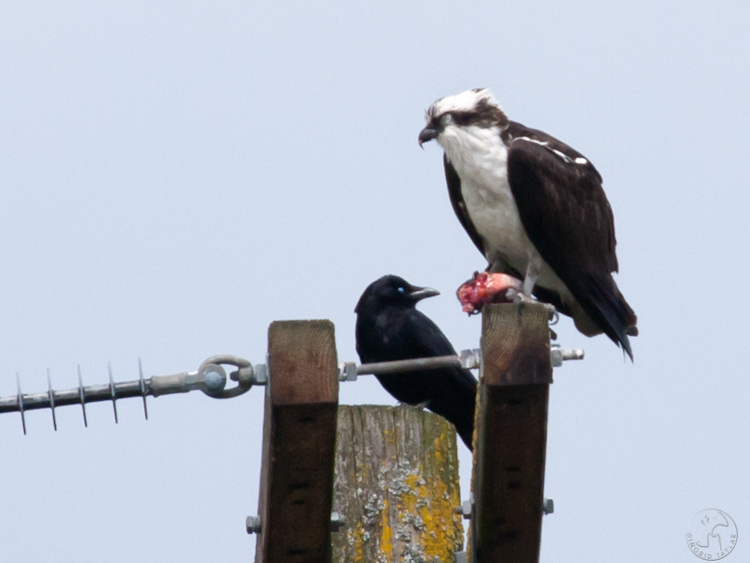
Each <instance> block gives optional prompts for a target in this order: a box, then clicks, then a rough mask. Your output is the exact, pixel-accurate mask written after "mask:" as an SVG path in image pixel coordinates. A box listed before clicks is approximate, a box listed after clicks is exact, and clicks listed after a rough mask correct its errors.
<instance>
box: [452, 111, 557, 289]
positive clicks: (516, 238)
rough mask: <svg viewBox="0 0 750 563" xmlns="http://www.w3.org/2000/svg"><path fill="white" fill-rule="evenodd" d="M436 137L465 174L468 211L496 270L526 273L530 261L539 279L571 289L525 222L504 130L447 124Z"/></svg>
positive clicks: (550, 285)
mask: <svg viewBox="0 0 750 563" xmlns="http://www.w3.org/2000/svg"><path fill="white" fill-rule="evenodd" d="M438 142H439V143H440V145H441V146H442V147H443V149H444V150H445V154H446V156H447V157H448V160H449V161H450V163H451V164H452V165H453V167H454V168H455V169H456V172H457V173H458V176H459V178H461V195H462V196H463V199H464V203H465V204H466V211H467V213H468V214H469V217H470V218H471V222H472V223H473V224H474V227H475V228H476V230H477V232H478V233H479V235H480V236H481V237H482V238H483V239H484V241H485V256H486V258H487V261H488V262H489V263H490V264H491V265H492V266H493V269H502V266H503V265H504V264H508V265H510V266H511V267H513V268H514V269H516V270H517V271H518V272H519V273H520V275H521V276H524V275H525V274H526V269H527V266H528V263H529V261H530V260H531V261H532V264H533V267H534V269H535V270H536V271H537V273H538V274H539V280H538V282H537V283H538V284H540V285H542V286H544V287H548V288H550V289H556V290H559V289H563V290H564V293H568V292H567V288H566V287H565V285H564V284H563V283H562V281H561V280H560V279H559V278H558V277H557V275H556V274H555V273H554V271H552V269H551V268H550V267H549V266H548V265H547V263H546V262H545V261H544V259H543V258H542V257H541V256H540V254H539V252H537V250H536V247H535V246H534V245H533V244H532V242H531V240H530V239H529V236H528V235H527V234H526V229H525V228H524V226H523V223H521V217H520V215H519V213H518V206H517V205H516V200H515V198H514V197H513V193H512V192H511V189H510V184H509V183H508V167H507V163H508V147H506V146H505V143H503V141H502V138H501V137H500V131H499V130H498V129H497V128H496V127H490V128H487V127H477V126H468V127H457V126H448V127H446V128H445V129H444V130H443V132H442V133H441V134H440V136H439V137H438Z"/></svg>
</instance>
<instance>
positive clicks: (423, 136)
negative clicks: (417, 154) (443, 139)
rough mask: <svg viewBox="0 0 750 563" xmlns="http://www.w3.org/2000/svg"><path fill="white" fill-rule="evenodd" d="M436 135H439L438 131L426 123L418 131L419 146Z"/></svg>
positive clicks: (435, 137)
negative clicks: (425, 125)
mask: <svg viewBox="0 0 750 563" xmlns="http://www.w3.org/2000/svg"><path fill="white" fill-rule="evenodd" d="M438 135H440V131H438V130H437V129H435V128H434V127H430V126H429V125H428V126H427V127H425V128H424V129H422V130H421V131H420V132H419V146H420V147H421V146H422V144H423V143H427V142H429V141H432V140H433V139H437V136H438ZM422 148H424V147H422Z"/></svg>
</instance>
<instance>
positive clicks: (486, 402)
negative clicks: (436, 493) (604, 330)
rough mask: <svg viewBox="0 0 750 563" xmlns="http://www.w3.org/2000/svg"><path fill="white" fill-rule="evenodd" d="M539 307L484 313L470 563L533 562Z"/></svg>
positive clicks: (544, 351)
mask: <svg viewBox="0 0 750 563" xmlns="http://www.w3.org/2000/svg"><path fill="white" fill-rule="evenodd" d="M547 318H548V317H547V313H546V311H545V310H544V308H543V307H542V306H541V305H536V304H531V305H525V306H524V307H522V308H521V309H519V308H518V307H517V306H516V305H515V304H508V305H496V306H492V307H487V308H485V310H484V312H483V322H482V327H483V331H482V374H481V377H480V381H479V387H478V396H477V398H478V400H477V423H476V430H475V436H474V452H475V457H474V471H473V478H472V492H473V495H474V502H475V505H474V511H473V517H472V520H471V540H470V543H471V545H470V553H469V557H470V559H469V560H470V561H473V562H474V563H506V562H507V563H535V562H538V561H539V547H540V543H541V527H542V502H543V497H544V466H545V458H546V447H547V408H548V402H549V383H550V382H551V381H552V366H551V364H550V350H549V326H548V320H547Z"/></svg>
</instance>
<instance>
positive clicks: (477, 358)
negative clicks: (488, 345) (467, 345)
mask: <svg viewBox="0 0 750 563" xmlns="http://www.w3.org/2000/svg"><path fill="white" fill-rule="evenodd" d="M460 358H461V367H462V368H464V369H478V368H479V366H481V365H482V351H481V350H480V349H479V348H475V349H474V350H461V355H460Z"/></svg>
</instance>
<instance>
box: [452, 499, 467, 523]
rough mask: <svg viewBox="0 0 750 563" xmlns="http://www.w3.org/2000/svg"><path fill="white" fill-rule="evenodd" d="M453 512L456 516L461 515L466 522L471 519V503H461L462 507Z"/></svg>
mask: <svg viewBox="0 0 750 563" xmlns="http://www.w3.org/2000/svg"><path fill="white" fill-rule="evenodd" d="M453 511H454V512H455V513H456V514H461V515H463V517H464V520H470V519H471V501H470V500H465V501H463V502H462V503H461V506H457V507H456V508H454V509H453Z"/></svg>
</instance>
